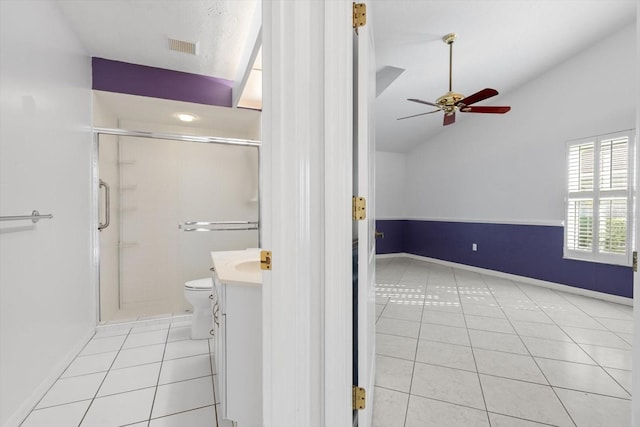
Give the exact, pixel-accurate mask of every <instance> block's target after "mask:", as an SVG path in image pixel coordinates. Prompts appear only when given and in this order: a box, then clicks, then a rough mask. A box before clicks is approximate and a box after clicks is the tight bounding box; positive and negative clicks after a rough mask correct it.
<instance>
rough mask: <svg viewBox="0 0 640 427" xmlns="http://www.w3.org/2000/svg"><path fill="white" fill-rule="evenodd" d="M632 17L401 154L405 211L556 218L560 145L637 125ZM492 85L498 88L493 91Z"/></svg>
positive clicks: (427, 215) (561, 175)
mask: <svg viewBox="0 0 640 427" xmlns="http://www.w3.org/2000/svg"><path fill="white" fill-rule="evenodd" d="M635 43H636V28H635V23H634V24H633V25H630V26H628V27H625V28H623V29H622V30H621V31H619V32H617V33H614V34H613V35H611V36H610V37H609V38H607V39H605V40H603V41H601V42H600V43H598V44H597V45H594V46H593V47H591V48H589V49H588V50H586V51H583V52H582V53H579V54H578V55H576V56H574V57H572V58H569V59H568V60H567V61H565V62H564V63H563V64H561V65H560V66H558V67H556V68H554V69H552V70H550V71H549V72H547V73H545V74H543V75H541V76H540V77H539V78H537V79H536V80H534V81H532V82H530V83H528V84H526V85H525V86H523V87H521V88H519V89H517V90H515V91H513V92H511V93H508V94H506V95H505V96H499V97H497V98H496V100H495V101H494V103H495V104H496V105H511V107H512V109H511V111H510V112H509V113H507V114H505V115H490V114H466V115H465V114H464V113H461V114H458V121H457V123H455V124H454V125H452V126H449V127H447V128H446V129H443V131H442V132H441V133H440V134H438V135H436V136H435V137H434V138H432V139H430V140H429V141H427V142H425V143H423V144H422V145H421V146H419V147H417V148H416V149H414V150H412V151H411V152H409V153H408V154H407V196H408V197H407V212H406V213H407V215H408V217H410V218H423V219H447V220H465V219H475V220H487V221H491V222H500V221H515V222H524V223H531V224H539V223H553V224H559V223H560V221H561V220H562V219H563V217H564V213H563V209H564V202H563V198H564V182H565V142H566V141H567V140H570V139H576V138H581V137H586V136H590V135H595V134H601V133H608V132H613V131H618V130H622V129H631V128H634V127H635V111H636V106H637V99H636V96H635V94H636V90H635V88H636V78H635V76H636V74H637V72H638V70H637V65H636V58H637V56H636V44H635ZM498 89H499V88H498Z"/></svg>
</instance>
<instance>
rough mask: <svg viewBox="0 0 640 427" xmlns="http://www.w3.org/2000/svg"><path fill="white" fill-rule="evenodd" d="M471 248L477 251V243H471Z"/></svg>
mask: <svg viewBox="0 0 640 427" xmlns="http://www.w3.org/2000/svg"><path fill="white" fill-rule="evenodd" d="M471 250H472V251H473V252H477V250H478V244H477V243H472V244H471Z"/></svg>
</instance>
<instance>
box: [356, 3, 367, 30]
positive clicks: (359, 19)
mask: <svg viewBox="0 0 640 427" xmlns="http://www.w3.org/2000/svg"><path fill="white" fill-rule="evenodd" d="M366 23H367V5H366V4H364V3H355V2H354V3H353V29H354V30H356V34H358V28H360V27H362V26H364V25H365V24H366Z"/></svg>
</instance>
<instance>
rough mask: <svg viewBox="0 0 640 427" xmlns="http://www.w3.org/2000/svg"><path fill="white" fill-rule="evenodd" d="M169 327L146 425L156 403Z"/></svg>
mask: <svg viewBox="0 0 640 427" xmlns="http://www.w3.org/2000/svg"><path fill="white" fill-rule="evenodd" d="M170 330H171V328H169V329H167V335H166V338H165V340H164V350H163V351H162V359H161V360H160V369H158V379H157V380H156V387H155V390H154V392H153V399H152V400H151V407H150V408H149V422H148V423H147V425H149V424H151V416H152V415H153V406H154V405H155V403H156V396H157V395H158V387H159V384H160V376H161V375H162V365H163V363H164V356H165V354H166V353H167V341H168V340H169V331H170Z"/></svg>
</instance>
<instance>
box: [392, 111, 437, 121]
mask: <svg viewBox="0 0 640 427" xmlns="http://www.w3.org/2000/svg"><path fill="white" fill-rule="evenodd" d="M438 111H440V110H433V111H427V112H426V113H420V114H414V115H413V116H406V117H400V118H398V119H396V120H404V119H410V118H412V117H418V116H424V115H425V114H431V113H437V112H438Z"/></svg>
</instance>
